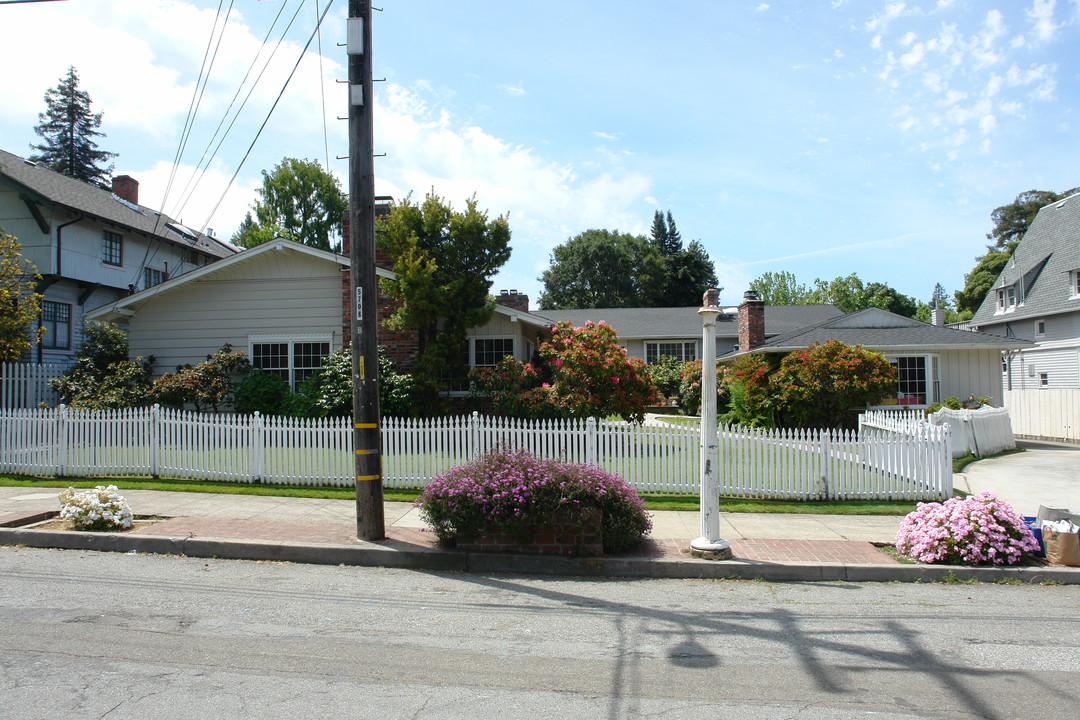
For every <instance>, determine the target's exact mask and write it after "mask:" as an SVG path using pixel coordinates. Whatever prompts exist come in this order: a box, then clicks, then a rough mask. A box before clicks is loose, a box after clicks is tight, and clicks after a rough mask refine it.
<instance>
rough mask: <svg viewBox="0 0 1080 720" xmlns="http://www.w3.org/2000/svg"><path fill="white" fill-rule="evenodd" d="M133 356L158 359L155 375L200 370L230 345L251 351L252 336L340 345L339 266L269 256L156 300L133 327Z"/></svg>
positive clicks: (292, 256)
mask: <svg viewBox="0 0 1080 720" xmlns="http://www.w3.org/2000/svg"><path fill="white" fill-rule="evenodd" d="M128 328H129V335H128V342H129V344H130V345H131V352H132V354H133V355H154V356H155V357H156V358H157V362H156V364H155V367H154V373H155V375H161V374H163V373H165V372H169V371H172V370H173V369H175V367H176V366H177V365H179V364H183V363H197V362H200V361H202V360H204V359H205V358H206V355H207V354H208V353H213V352H215V351H216V350H217V349H218V348H220V347H221V346H222V345H224V344H225V343H231V344H232V345H233V347H234V348H235V349H239V350H243V351H244V352H245V353H246V352H249V350H250V348H249V345H250V342H249V339H250V338H251V337H252V336H275V337H282V338H287V337H302V338H312V337H313V336H320V337H326V338H327V339H328V340H329V341H330V344H331V349H332V350H333V349H336V348H338V347H340V346H341V275H340V272H339V270H338V266H337V265H336V264H335V265H331V264H330V263H327V262H325V261H322V260H319V259H317V258H311V257H309V256H305V255H301V254H299V253H292V252H289V253H269V254H266V255H263V256H261V257H258V258H254V259H253V260H252V261H251V262H248V263H242V264H238V265H234V266H232V267H228V268H225V269H223V270H222V271H220V272H216V273H211V274H210V275H208V276H206V277H204V278H200V279H197V280H194V281H192V282H188V283H185V284H183V285H181V286H180V287H178V288H177V289H175V290H173V291H170V292H162V293H160V294H158V295H156V296H154V297H153V298H151V299H150V300H149V301H148V302H147V303H146V304H145V305H144V306H143V307H142V308H140V309H139V311H138V312H137V313H136V314H135V316H134V317H133V318H132V319H131V321H130V323H129V326H128Z"/></svg>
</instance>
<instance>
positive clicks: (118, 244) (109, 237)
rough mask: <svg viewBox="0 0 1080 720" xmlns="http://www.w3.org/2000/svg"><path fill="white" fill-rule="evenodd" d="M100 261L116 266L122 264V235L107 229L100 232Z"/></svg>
mask: <svg viewBox="0 0 1080 720" xmlns="http://www.w3.org/2000/svg"><path fill="white" fill-rule="evenodd" d="M101 262H103V263H105V264H106V265H116V266H118V267H119V266H121V265H123V264H124V237H123V236H122V235H118V234H116V233H114V232H109V231H108V230H106V231H104V232H103V233H102V235H101Z"/></svg>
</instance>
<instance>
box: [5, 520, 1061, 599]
mask: <svg viewBox="0 0 1080 720" xmlns="http://www.w3.org/2000/svg"><path fill="white" fill-rule="evenodd" d="M0 546H23V547H31V548H52V549H59V550H95V551H101V552H120V553H153V554H158V555H187V556H189V557H199V558H220V559H225V560H261V561H272V562H293V563H302V564H309V565H357V566H365V567H386V568H399V569H407V570H431V571H458V572H470V573H480V574H485V573H512V574H517V575H563V576H577V577H610V578H620V577H622V578H649V579H697V580H726V579H731V580H764V581H770V582H914V583H918V582H926V583H929V582H935V581H937V582H940V581H945V582H963V581H978V582H987V583H993V582H1001V581H1018V582H1021V583H1024V584H1038V583H1044V582H1053V583H1061V584H1064V585H1080V568H1071V567H1000V568H997V567H964V566H952V565H915V564H897V563H880V564H864V563H853V564H846V563H800V562H786V563H775V562H757V561H749V560H699V559H691V558H687V559H677V560H668V559H664V558H633V557H632V558H618V557H613V558H566V557H553V556H546V555H514V554H507V553H484V552H465V551H460V550H397V549H391V548H385V547H381V546H379V545H377V544H375V543H365V544H364V545H341V544H332V543H304V542H273V541H264V540H234V539H227V538H209V537H169V536H162V535H135V534H131V533H93V532H77V531H70V530H26V529H20V528H0Z"/></svg>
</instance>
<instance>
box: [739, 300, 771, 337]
mask: <svg viewBox="0 0 1080 720" xmlns="http://www.w3.org/2000/svg"><path fill="white" fill-rule="evenodd" d="M764 344H765V303H764V302H762V301H761V300H758V296H757V293H756V292H754V291H753V290H747V291H746V292H744V293H743V302H742V305H740V306H739V352H749V351H750V350H753V349H754V348H759V347H761V346H762V345H764Z"/></svg>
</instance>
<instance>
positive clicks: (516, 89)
mask: <svg viewBox="0 0 1080 720" xmlns="http://www.w3.org/2000/svg"><path fill="white" fill-rule="evenodd" d="M499 89H500V90H502V91H503V92H504V93H506V94H507V95H510V96H511V97H521V96H522V95H525V94H526V93H525V88H523V87H521V85H520V84H518V85H499Z"/></svg>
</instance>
